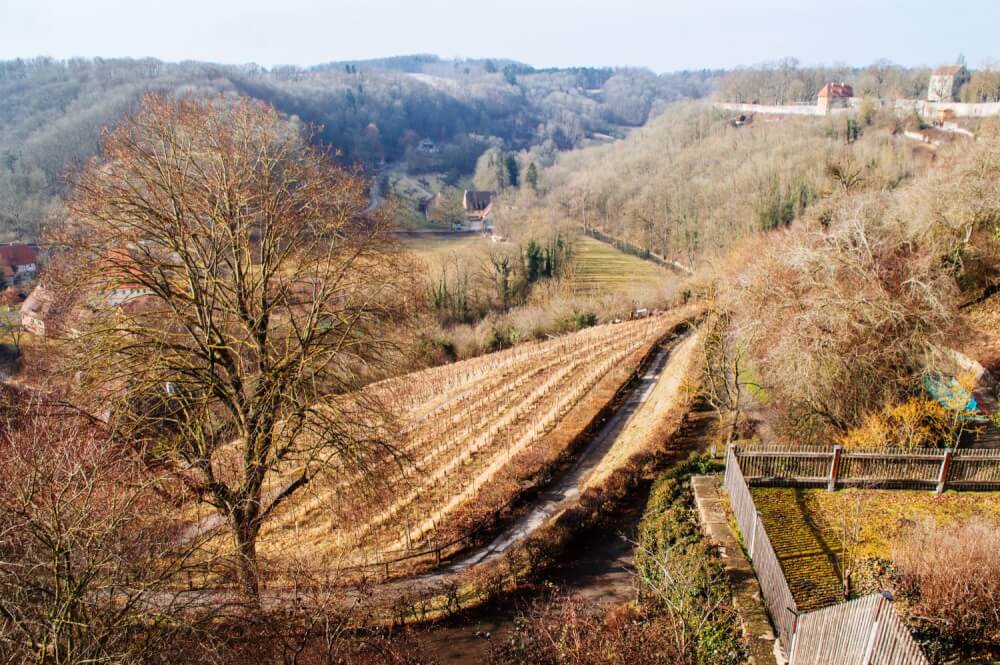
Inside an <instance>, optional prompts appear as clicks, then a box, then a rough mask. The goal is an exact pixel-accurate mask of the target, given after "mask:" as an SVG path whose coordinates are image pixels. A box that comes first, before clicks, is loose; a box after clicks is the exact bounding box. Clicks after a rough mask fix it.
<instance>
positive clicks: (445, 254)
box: [403, 235, 497, 275]
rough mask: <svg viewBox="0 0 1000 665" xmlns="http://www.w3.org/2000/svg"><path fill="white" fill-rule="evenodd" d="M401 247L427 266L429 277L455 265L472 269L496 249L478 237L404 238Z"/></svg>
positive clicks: (493, 245)
mask: <svg viewBox="0 0 1000 665" xmlns="http://www.w3.org/2000/svg"><path fill="white" fill-rule="evenodd" d="M403 246H404V247H406V249H408V250H409V251H411V252H412V253H413V254H414V255H416V257H417V258H418V259H420V260H421V261H422V262H423V263H424V264H425V265H426V266H427V270H428V273H429V274H430V275H438V274H439V273H440V272H441V268H444V267H452V266H455V265H461V266H462V267H464V268H466V269H474V268H475V267H477V266H478V265H479V264H480V263H482V262H484V261H485V260H486V257H487V256H488V254H489V251H490V249H491V248H494V247H497V245H495V244H494V243H492V242H490V240H489V239H487V238H484V237H483V236H480V235H457V236H447V235H436V236H431V237H428V238H404V239H403Z"/></svg>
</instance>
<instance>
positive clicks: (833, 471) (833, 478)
mask: <svg viewBox="0 0 1000 665" xmlns="http://www.w3.org/2000/svg"><path fill="white" fill-rule="evenodd" d="M842 450H843V448H842V447H841V446H834V447H833V459H832V460H830V480H829V481H828V482H827V483H826V489H828V490H835V489H837V478H838V476H840V452H841V451H842Z"/></svg>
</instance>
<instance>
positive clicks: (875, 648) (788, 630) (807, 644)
mask: <svg viewBox="0 0 1000 665" xmlns="http://www.w3.org/2000/svg"><path fill="white" fill-rule="evenodd" d="M832 453H833V451H829V452H828V453H826V455H827V457H826V460H825V461H826V463H827V464H828V465H831V464H834V463H836V461H837V460H836V459H835V458H834V457H832ZM743 459H744V458H743V457H742V456H741V455H740V454H739V453H738V452H737V448H736V447H735V446H730V447H729V450H728V452H727V455H726V476H725V481H724V485H725V488H726V491H727V492H728V493H729V500H730V504H731V505H732V510H733V513H734V515H735V516H736V524H737V526H738V527H739V530H740V533H741V534H742V536H743V542H744V545H745V546H746V549H747V555H748V557H749V558H750V562H751V564H752V565H753V569H754V572H755V573H756V574H757V579H758V580H759V582H760V589H761V593H762V594H763V596H764V604H765V605H766V606H767V611H768V613H769V614H770V615H771V622H772V623H773V624H774V626H775V629H776V630H777V632H778V639H779V640H780V641H781V645H782V647H784V649H785V653H787V654H788V655H789V658H788V664H789V665H928V661H927V658H926V657H925V656H924V655H923V653H921V651H920V647H919V646H918V645H917V643H916V642H915V641H914V640H913V637H912V635H910V631H909V629H907V627H906V626H905V625H904V624H903V622H902V620H901V619H900V618H899V615H898V614H897V613H896V612H895V610H893V608H892V606H891V605H889V604H888V600H887V597H886V596H883V595H882V594H871V595H869V596H864V597H862V598H858V599H855V600H852V601H849V602H846V603H841V604H838V605H833V606H830V607H824V608H822V609H819V610H814V611H812V612H802V611H800V610H799V608H798V605H797V604H796V603H795V597H794V596H793V595H792V592H791V589H790V588H789V586H788V580H787V579H786V578H785V573H784V571H783V570H782V568H781V562H780V561H779V559H778V555H777V552H775V550H774V547H773V546H772V545H771V540H770V538H768V536H767V530H766V529H765V528H764V523H763V521H762V520H761V518H760V513H759V511H758V510H757V507H756V505H754V502H753V496H752V495H751V494H750V484H749V483H748V482H747V477H746V476H744V471H743V469H742V468H741V467H742V462H743ZM753 459H755V460H760V459H778V458H769V457H764V458H761V457H755V458H753ZM796 459H798V458H796ZM802 459H805V460H808V462H807V464H813V465H814V466H815V460H816V459H822V458H818V457H806V458H802ZM828 476H829V474H828ZM821 480H824V482H825V479H823V478H821Z"/></svg>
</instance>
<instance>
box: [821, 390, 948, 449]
mask: <svg viewBox="0 0 1000 665" xmlns="http://www.w3.org/2000/svg"><path fill="white" fill-rule="evenodd" d="M957 416H958V414H957V412H955V411H953V410H951V409H947V408H945V407H944V406H941V404H939V403H938V402H936V401H934V400H932V399H928V398H926V397H911V398H910V399H908V400H906V401H905V402H902V403H900V404H896V405H893V406H888V407H886V408H884V409H882V410H881V411H877V412H875V413H871V414H869V415H868V416H866V417H865V419H864V421H863V422H862V423H861V425H859V426H858V427H855V428H853V429H851V430H850V431H848V432H847V434H845V435H844V436H843V437H841V439H840V445H842V446H844V447H845V448H849V449H850V448H855V449H857V448H934V447H938V446H947V445H954V444H955V442H956V438H957V435H958V434H959V433H960V431H961V427H962V421H961V420H959V418H958V417H957Z"/></svg>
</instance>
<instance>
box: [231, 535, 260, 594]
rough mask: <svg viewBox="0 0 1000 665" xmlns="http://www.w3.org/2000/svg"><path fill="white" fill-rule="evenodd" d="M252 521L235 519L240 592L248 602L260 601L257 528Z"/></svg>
mask: <svg viewBox="0 0 1000 665" xmlns="http://www.w3.org/2000/svg"><path fill="white" fill-rule="evenodd" d="M250 521H251V520H250V519H247V518H244V519H242V520H241V519H240V518H239V517H238V516H234V517H233V522H234V524H233V534H234V536H235V539H236V555H237V562H236V564H237V574H238V576H239V584H240V592H241V593H242V594H243V595H244V596H245V598H246V600H249V601H252V602H254V603H256V602H258V601H259V600H260V571H259V569H258V567H257V532H258V530H257V528H256V527H254V526H253V525H252V524H250V523H249V522H250Z"/></svg>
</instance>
